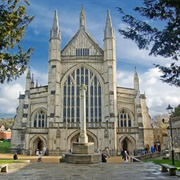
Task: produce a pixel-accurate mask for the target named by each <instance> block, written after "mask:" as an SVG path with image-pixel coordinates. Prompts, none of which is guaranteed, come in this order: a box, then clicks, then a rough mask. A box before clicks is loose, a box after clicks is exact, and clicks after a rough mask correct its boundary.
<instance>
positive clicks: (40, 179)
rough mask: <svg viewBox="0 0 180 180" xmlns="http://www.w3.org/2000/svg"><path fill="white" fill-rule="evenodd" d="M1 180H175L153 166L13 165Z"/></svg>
mask: <svg viewBox="0 0 180 180" xmlns="http://www.w3.org/2000/svg"><path fill="white" fill-rule="evenodd" d="M0 179H2V180H24V179H28V180H45V179H46V180H56V179H60V180H106V179H108V180H152V179H154V180H155V179H156V180H175V179H179V178H178V177H177V176H169V175H166V174H165V173H162V172H161V171H160V167H159V166H158V165H155V164H153V163H99V164H88V165H81V164H79V165H78V164H67V163H13V164H10V165H9V172H8V173H0Z"/></svg>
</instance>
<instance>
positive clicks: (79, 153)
mask: <svg viewBox="0 0 180 180" xmlns="http://www.w3.org/2000/svg"><path fill="white" fill-rule="evenodd" d="M65 161H66V162H67V163H74V164H90V163H99V162H101V154H99V153H94V143H93V142H88V136H87V133H86V85H85V84H82V85H81V86H80V136H79V142H74V143H73V149H72V153H67V154H65Z"/></svg>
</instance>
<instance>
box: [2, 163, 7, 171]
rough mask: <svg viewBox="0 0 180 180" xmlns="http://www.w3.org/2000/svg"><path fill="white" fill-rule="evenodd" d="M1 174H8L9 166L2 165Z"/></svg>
mask: <svg viewBox="0 0 180 180" xmlns="http://www.w3.org/2000/svg"><path fill="white" fill-rule="evenodd" d="M0 170H1V172H8V164H0Z"/></svg>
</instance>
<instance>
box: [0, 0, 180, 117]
mask: <svg viewBox="0 0 180 180" xmlns="http://www.w3.org/2000/svg"><path fill="white" fill-rule="evenodd" d="M29 2H30V6H29V7H27V11H28V13H29V14H30V15H35V19H34V20H33V22H32V23H31V24H30V25H29V26H28V28H27V30H26V35H25V37H24V39H23V41H22V43H21V44H22V45H23V47H24V49H27V48H29V47H33V48H34V52H33V55H32V57H31V60H30V63H29V66H30V68H31V73H33V74H34V78H35V80H36V79H38V82H39V84H41V85H47V70H48V47H49V44H48V43H49V34H50V28H51V26H52V22H53V17H54V11H55V10H57V11H58V17H59V25H60V29H61V37H62V48H61V49H63V47H64V46H65V45H66V44H67V43H68V42H69V40H70V39H71V38H72V37H73V36H74V34H75V33H76V32H77V31H78V28H79V13H80V10H81V5H82V4H83V5H84V9H85V13H86V29H87V31H88V32H89V33H90V35H91V36H92V37H93V38H94V39H95V40H96V42H97V43H98V44H99V45H100V46H101V47H102V48H103V36H104V33H103V31H104V27H105V21H106V15H107V10H110V13H111V19H112V23H113V27H114V30H115V34H116V52H117V85H118V86H120V87H127V88H132V87H133V74H134V67H135V66H136V67H137V70H138V74H139V78H140V90H141V93H144V92H145V94H146V97H147V105H148V107H149V113H150V115H151V117H152V118H153V116H154V115H158V114H163V113H166V107H167V106H168V104H169V103H170V104H171V106H173V107H176V106H177V105H178V104H179V103H180V97H179V95H180V91H179V88H176V87H172V86H169V85H168V84H165V83H162V82H161V81H160V80H159V77H160V72H158V70H157V69H156V68H155V67H154V66H153V63H156V64H161V65H167V64H170V63H171V60H170V59H164V58H162V57H150V56H148V51H145V50H139V49H138V48H137V46H136V44H135V43H134V42H132V41H130V40H127V39H123V37H122V36H121V35H120V34H119V33H118V28H119V27H121V28H122V27H123V28H124V27H126V24H124V23H123V22H122V21H121V19H120V14H119V12H118V10H117V8H116V7H121V8H122V9H123V10H124V11H125V12H127V13H130V14H132V15H135V16H137V17H139V16H138V15H137V14H136V13H135V12H134V11H133V10H132V9H133V8H134V7H135V6H138V5H140V6H141V5H142V4H141V3H142V0H138V1H137V0H136V1H135V0H134V1H133V0H103V1H100V0H66V1H63V0H62V1H57V0H38V1H34V0H29ZM141 19H142V20H144V21H146V22H149V23H150V24H153V25H158V26H159V24H162V23H159V22H158V23H157V22H154V21H149V20H147V19H145V18H144V19H143V18H141ZM24 88H25V75H23V76H22V77H21V78H19V79H18V80H16V81H13V82H11V83H9V84H2V85H0V118H1V117H14V115H15V112H16V107H17V106H18V96H19V92H21V93H24Z"/></svg>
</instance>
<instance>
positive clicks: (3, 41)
mask: <svg viewBox="0 0 180 180" xmlns="http://www.w3.org/2000/svg"><path fill="white" fill-rule="evenodd" d="M24 2H25V4H26V5H29V3H28V0H24ZM33 18H34V17H33V16H31V17H30V16H28V15H27V12H26V7H25V6H23V5H22V3H21V2H20V0H2V2H1V4H0V83H4V82H10V81H12V80H13V79H17V78H18V77H19V76H20V75H22V74H23V73H24V71H25V70H26V67H27V64H28V62H29V60H30V55H31V54H32V51H33V48H29V49H28V50H27V51H26V52H24V51H23V48H22V47H21V46H20V42H21V40H22V39H23V37H24V35H25V30H26V28H27V26H28V25H29V23H30V22H31V21H32V20H33Z"/></svg>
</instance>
